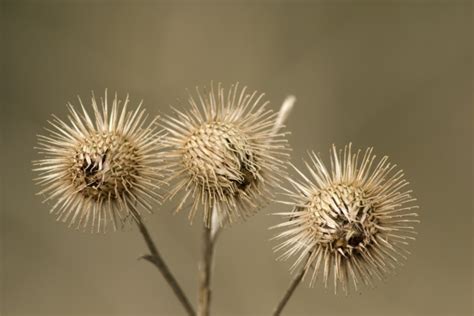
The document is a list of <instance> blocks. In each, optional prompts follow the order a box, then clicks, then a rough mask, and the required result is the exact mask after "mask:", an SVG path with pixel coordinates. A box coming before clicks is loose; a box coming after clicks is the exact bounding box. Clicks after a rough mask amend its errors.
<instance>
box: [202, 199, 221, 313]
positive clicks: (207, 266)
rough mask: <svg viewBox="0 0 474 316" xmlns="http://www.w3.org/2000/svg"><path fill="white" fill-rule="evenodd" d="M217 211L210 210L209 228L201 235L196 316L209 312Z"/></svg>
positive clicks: (205, 227) (217, 223)
mask: <svg viewBox="0 0 474 316" xmlns="http://www.w3.org/2000/svg"><path fill="white" fill-rule="evenodd" d="M217 225H219V222H218V220H217V211H216V209H215V207H213V209H212V214H211V221H210V223H209V226H206V225H204V227H203V234H202V241H203V244H202V258H201V265H200V269H199V270H200V274H199V277H200V282H199V283H200V286H199V293H198V301H199V305H198V316H209V315H210V310H211V295H212V291H211V275H212V264H213V258H214V245H215V241H216V238H217V236H218V232H219V228H220V227H219V226H217Z"/></svg>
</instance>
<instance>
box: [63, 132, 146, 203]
mask: <svg viewBox="0 0 474 316" xmlns="http://www.w3.org/2000/svg"><path fill="white" fill-rule="evenodd" d="M138 160H139V155H138V153H137V149H136V148H135V147H134V146H133V144H131V143H130V142H129V141H128V140H127V139H126V138H125V137H123V136H122V135H119V134H116V133H97V134H93V135H89V136H88V137H87V138H86V139H84V140H83V142H81V143H80V144H79V145H78V146H77V148H76V154H75V157H74V167H73V168H72V169H71V170H72V179H73V183H74V186H75V187H76V189H77V190H79V191H80V192H81V193H82V194H83V195H84V196H86V197H92V198H96V199H99V198H108V197H110V198H117V197H118V196H120V195H122V194H123V193H124V192H125V191H126V190H128V189H129V188H130V187H131V186H133V184H134V182H135V178H136V176H137V175H138Z"/></svg>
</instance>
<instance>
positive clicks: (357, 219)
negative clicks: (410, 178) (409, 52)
mask: <svg viewBox="0 0 474 316" xmlns="http://www.w3.org/2000/svg"><path fill="white" fill-rule="evenodd" d="M360 156H361V155H360V151H358V152H357V153H355V154H354V153H352V152H351V145H349V146H346V147H344V150H343V151H337V150H336V147H335V146H333V148H332V151H331V170H330V171H329V170H328V169H327V168H326V166H325V165H324V163H323V162H322V161H321V160H320V158H319V157H318V156H317V155H316V154H315V153H312V154H311V155H310V159H311V164H310V163H307V162H306V163H305V164H306V167H307V169H308V172H309V176H306V175H304V174H303V173H302V172H300V171H299V170H298V169H296V168H295V170H296V171H297V172H298V173H299V175H300V176H301V178H302V181H296V180H293V179H289V181H290V182H291V184H292V186H293V187H294V191H290V190H288V191H287V194H288V195H289V196H290V197H291V199H292V200H293V201H292V202H284V203H288V204H290V205H292V206H293V210H292V211H291V212H284V213H278V215H282V216H284V217H286V218H287V221H285V222H283V223H281V224H279V225H277V226H275V227H277V228H282V229H284V231H283V232H281V233H280V234H278V235H277V236H276V238H277V239H284V241H283V242H282V243H281V244H280V245H279V246H277V247H276V251H283V253H282V254H281V255H280V257H279V258H282V259H287V258H289V257H291V256H296V261H295V263H294V264H293V266H292V269H293V270H294V269H295V268H296V267H297V266H299V265H301V266H302V270H303V274H300V277H301V278H303V276H304V275H307V274H310V275H311V278H310V285H313V284H314V283H315V282H316V280H317V278H318V276H319V275H320V274H322V278H323V282H324V284H325V286H327V285H328V280H329V279H330V278H331V276H332V277H333V280H334V290H335V291H337V288H338V285H340V286H342V289H343V291H344V292H345V293H347V292H348V290H349V287H350V283H352V284H353V287H354V289H355V290H356V291H357V290H358V289H359V286H360V284H365V285H372V284H373V282H372V281H373V279H374V278H377V279H383V278H384V276H385V275H386V274H387V273H389V272H391V271H393V269H395V267H396V266H397V264H400V263H401V262H402V261H403V259H406V255H407V254H408V251H407V250H406V246H407V244H408V241H410V240H412V239H414V237H413V235H414V233H415V232H414V227H413V224H414V223H416V222H418V220H417V219H416V216H417V214H416V213H414V212H411V210H413V209H415V208H417V206H414V205H412V202H413V201H415V199H414V198H412V197H411V191H410V190H405V189H404V188H405V187H406V186H407V185H408V182H407V181H406V180H404V174H403V171H401V170H400V171H396V172H394V170H395V169H396V165H393V164H391V163H389V162H388V158H387V157H383V158H382V159H381V160H380V161H379V162H378V163H377V164H376V166H375V167H374V168H372V167H373V166H374V161H375V155H372V149H371V148H370V149H367V150H366V151H365V153H364V155H363V157H362V159H361V160H360V159H359V158H360ZM298 282H299V281H298Z"/></svg>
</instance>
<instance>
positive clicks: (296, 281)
mask: <svg viewBox="0 0 474 316" xmlns="http://www.w3.org/2000/svg"><path fill="white" fill-rule="evenodd" d="M304 274H305V265H303V266H302V267H301V269H300V271H298V273H297V274H296V275H295V276H294V277H293V280H291V282H290V286H289V287H288V288H287V289H286V292H285V294H284V295H283V297H282V298H281V299H280V302H279V303H278V305H277V306H276V308H275V310H274V311H273V316H279V315H281V312H282V311H283V308H284V307H285V306H286V303H288V301H289V300H290V298H291V296H292V295H293V293H294V292H295V290H296V288H297V287H298V285H299V284H300V283H301V280H303V276H304Z"/></svg>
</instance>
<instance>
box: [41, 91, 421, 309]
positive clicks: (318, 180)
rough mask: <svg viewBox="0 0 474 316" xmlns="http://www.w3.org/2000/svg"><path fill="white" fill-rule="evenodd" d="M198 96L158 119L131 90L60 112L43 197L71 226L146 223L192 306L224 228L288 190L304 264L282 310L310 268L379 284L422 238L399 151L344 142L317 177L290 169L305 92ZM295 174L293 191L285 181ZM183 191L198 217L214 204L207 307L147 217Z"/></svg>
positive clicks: (207, 233) (283, 253)
mask: <svg viewBox="0 0 474 316" xmlns="http://www.w3.org/2000/svg"><path fill="white" fill-rule="evenodd" d="M196 92H197V93H196V94H195V95H194V96H193V95H192V94H190V95H189V98H188V106H189V109H177V108H173V114H171V115H166V116H165V117H164V118H163V119H159V118H158V117H156V118H155V119H153V120H151V121H150V122H148V123H147V115H146V112H145V110H144V109H142V107H141V103H140V104H139V105H138V107H137V108H135V109H133V110H128V108H129V99H128V96H127V98H126V99H125V101H124V102H123V104H122V102H121V101H120V100H119V99H118V97H117V95H115V97H114V98H113V100H112V101H111V103H109V101H108V97H107V91H106V93H105V96H104V97H103V98H101V99H100V101H99V102H98V101H97V99H96V98H95V97H94V95H93V96H92V98H91V108H92V114H93V115H92V116H91V115H90V114H89V112H88V110H87V109H86V107H85V106H84V105H83V103H82V101H81V99H80V98H79V105H80V109H79V110H77V107H74V106H73V105H72V104H68V109H69V115H68V116H67V120H62V119H60V118H58V117H56V116H53V120H51V121H49V124H50V127H49V128H47V129H46V130H47V132H48V134H47V135H39V136H38V147H37V149H38V152H39V155H40V156H41V158H40V159H38V160H35V161H34V162H33V165H34V171H35V172H37V173H38V176H37V177H36V178H35V181H36V182H37V183H38V184H39V185H40V186H41V190H40V192H39V195H41V196H44V198H45V201H47V202H52V203H51V204H52V205H51V208H50V212H51V213H54V214H55V216H56V217H57V220H59V221H63V222H69V226H70V227H75V228H76V229H80V230H87V229H89V230H90V231H93V232H105V231H106V230H107V228H108V227H110V226H111V227H112V229H113V230H117V229H118V228H121V227H123V226H124V225H125V224H127V223H129V222H134V223H136V225H137V226H138V228H139V231H140V233H141V234H142V236H143V238H144V241H145V243H146V245H147V247H148V249H149V252H150V253H149V254H148V255H145V256H143V258H144V259H146V260H148V261H149V262H150V263H152V264H154V265H155V266H156V267H157V268H158V269H159V271H160V272H161V273H162V275H163V277H164V278H165V279H166V281H167V282H168V284H169V286H170V287H171V288H172V290H173V291H174V293H175V294H176V297H177V298H178V300H179V301H180V303H181V304H182V305H183V307H184V309H185V310H186V312H187V314H188V315H196V314H198V315H203V316H207V315H209V314H210V303H211V279H212V278H211V276H212V267H213V254H214V246H215V243H216V240H217V236H218V232H219V231H220V230H221V228H223V227H224V226H229V225H227V224H230V223H235V222H238V221H240V220H244V219H247V218H249V217H250V216H251V215H253V214H255V213H256V212H257V211H258V210H259V209H261V208H262V207H264V206H265V205H267V203H269V202H271V201H273V200H274V198H275V191H276V189H278V188H281V189H283V190H284V191H285V192H286V195H287V196H289V197H290V198H291V201H283V203H286V204H289V205H290V206H291V207H292V209H291V210H290V211H288V212H283V213H278V214H277V215H279V216H283V217H284V218H285V221H284V222H282V223H281V224H279V225H277V226H275V228H278V229H282V231H281V232H280V233H279V234H278V235H277V236H276V238H277V239H281V240H282V241H281V243H280V245H278V246H277V247H276V250H277V251H279V252H280V257H279V258H281V259H288V258H290V257H293V256H294V257H295V258H296V259H295V262H294V264H293V266H292V268H291V270H292V271H295V270H296V269H297V268H298V267H300V269H299V271H298V272H296V275H295V277H294V279H293V281H292V282H291V283H290V287H289V288H288V289H287V290H286V292H284V296H283V297H282V299H281V300H280V301H279V302H278V304H277V307H276V308H275V310H274V315H279V314H280V313H281V311H282V310H283V308H284V306H285V305H286V303H287V302H288V300H289V299H290V297H291V296H292V294H293V292H294V290H295V289H296V287H297V286H298V284H299V283H300V282H301V280H302V279H303V278H304V277H305V276H306V275H309V276H310V282H309V283H310V285H311V286H312V285H314V283H315V281H316V280H317V278H318V277H319V276H320V275H321V276H322V279H323V282H324V284H325V285H326V286H327V285H328V283H329V280H330V278H331V277H332V278H333V283H334V290H336V289H337V288H338V287H341V288H342V290H343V291H344V292H346V293H347V292H348V291H349V288H350V284H353V287H354V288H355V290H358V289H360V285H361V284H366V285H371V284H372V282H373V279H374V278H378V279H382V278H384V277H385V275H386V274H387V273H389V272H391V271H392V270H394V269H395V267H396V265H398V264H400V263H401V262H402V261H403V260H404V259H405V258H406V255H407V254H408V251H407V250H406V245H407V244H408V241H410V240H412V239H414V237H413V235H414V233H415V232H414V227H413V224H414V223H416V222H418V221H417V219H416V216H417V214H416V213H415V212H413V211H412V210H413V209H414V208H416V206H415V205H413V202H414V199H413V198H412V197H411V191H409V190H406V189H405V187H406V185H407V184H408V183H407V182H406V181H405V180H404V175H403V172H402V171H395V169H396V166H395V165H392V164H390V163H388V160H387V157H384V158H382V159H381V160H380V161H379V162H378V163H376V164H374V162H375V156H374V155H372V149H368V150H366V151H365V152H364V154H363V155H361V153H360V151H358V152H357V153H353V152H352V150H351V146H350V145H349V146H346V147H345V148H344V150H343V151H338V150H336V148H335V147H333V149H332V151H331V168H330V169H328V168H327V167H326V166H325V165H324V164H323V162H322V161H321V160H320V158H319V157H318V156H317V155H316V154H314V153H312V154H311V155H310V160H311V162H310V163H306V166H307V168H308V175H305V174H304V173H303V172H300V171H299V170H298V169H296V168H295V170H296V171H297V173H298V174H299V175H300V177H301V178H302V180H294V179H293V178H292V177H290V176H287V173H286V166H287V165H288V163H289V146H288V144H287V139H286V135H287V134H288V132H286V131H283V132H282V131H280V130H281V129H282V127H283V126H284V125H283V124H284V122H285V120H286V118H287V117H288V114H289V113H290V111H291V109H292V108H293V104H294V102H295V98H294V97H288V98H287V99H286V100H285V102H284V103H283V106H282V107H281V109H280V111H279V112H273V111H272V110H271V109H270V108H269V102H268V101H264V94H259V93H257V92H256V91H253V92H249V91H248V90H247V88H246V87H243V88H239V85H238V84H235V85H232V86H231V87H230V88H229V89H228V90H226V89H224V88H223V87H222V86H221V84H218V85H217V86H215V85H213V84H212V83H211V86H210V88H209V89H198V88H196ZM285 179H288V181H289V182H290V183H291V184H292V186H293V190H289V189H284V187H285V186H284V185H283V180H285ZM164 184H166V185H169V187H168V190H167V192H166V193H163V194H165V199H164V200H168V199H171V198H173V197H175V196H180V200H179V203H178V206H177V209H176V211H179V210H181V209H183V208H188V207H189V219H190V220H191V221H192V220H193V219H194V218H195V217H196V214H197V213H198V211H200V210H202V214H203V216H202V220H203V223H204V225H203V226H204V228H203V248H202V250H203V251H202V260H201V263H200V265H199V271H200V281H199V282H200V286H199V292H198V308H197V313H196V311H195V309H194V307H193V306H192V304H191V302H190V300H189V299H188V298H187V296H186V294H185V293H184V291H183V290H182V288H181V286H180V285H179V283H178V281H177V279H176V278H175V277H174V276H173V274H172V273H171V271H170V269H169V268H168V266H167V265H166V264H165V261H164V260H163V258H162V257H161V255H160V253H159V251H158V249H157V247H156V245H155V243H154V241H153V240H152V238H151V235H150V233H149V232H148V229H147V228H146V226H145V224H144V222H143V215H144V213H151V212H152V210H153V207H154V205H155V204H159V203H161V200H162V198H161V194H162V193H161V192H160V190H161V187H162V186H163V185H164Z"/></svg>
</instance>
